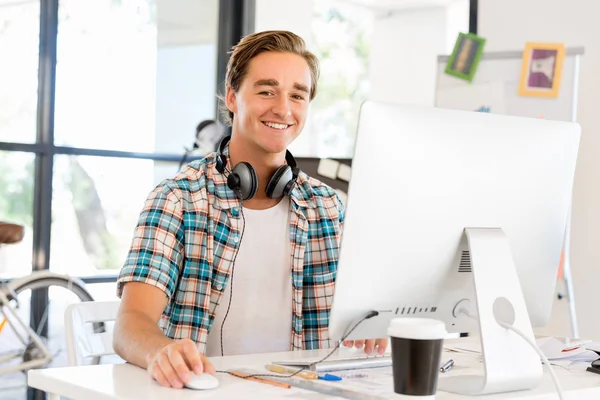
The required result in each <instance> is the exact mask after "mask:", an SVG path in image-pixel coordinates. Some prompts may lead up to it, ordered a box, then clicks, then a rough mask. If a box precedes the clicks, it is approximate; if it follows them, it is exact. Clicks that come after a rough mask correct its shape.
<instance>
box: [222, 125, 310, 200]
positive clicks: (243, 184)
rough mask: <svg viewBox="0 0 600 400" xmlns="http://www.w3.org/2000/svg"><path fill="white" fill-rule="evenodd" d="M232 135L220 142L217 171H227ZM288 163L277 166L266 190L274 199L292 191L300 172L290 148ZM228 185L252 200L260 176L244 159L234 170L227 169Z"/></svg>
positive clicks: (240, 196) (287, 152) (287, 155)
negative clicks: (227, 151) (228, 145)
mask: <svg viewBox="0 0 600 400" xmlns="http://www.w3.org/2000/svg"><path fill="white" fill-rule="evenodd" d="M230 139H231V136H229V135H228V136H225V137H224V138H223V139H222V140H221V144H219V151H218V153H217V171H219V172H220V173H222V174H223V173H225V167H226V165H227V157H226V156H225V154H223V153H224V151H225V146H227V143H229V140H230ZM285 161H286V163H287V164H286V165H282V166H281V167H279V168H277V171H275V173H274V174H273V175H272V176H271V179H269V182H268V183H267V187H266V188H265V192H266V193H267V196H269V197H270V198H272V199H277V198H279V197H281V196H283V195H286V196H287V195H289V194H290V192H291V191H292V189H293V187H294V184H295V183H296V179H297V178H298V175H299V174H300V168H298V165H297V164H296V159H295V158H294V156H293V155H292V153H290V152H289V151H288V150H286V151H285ZM227 172H228V176H227V186H228V187H229V188H230V189H231V190H233V191H234V193H235V194H236V196H237V197H238V198H239V199H240V200H243V201H246V200H250V199H251V198H253V197H254V196H255V195H256V191H257V190H258V177H257V175H256V171H255V170H254V167H252V165H250V163H248V162H246V161H242V162H241V163H239V164H237V165H236V166H235V167H233V170H232V171H227Z"/></svg>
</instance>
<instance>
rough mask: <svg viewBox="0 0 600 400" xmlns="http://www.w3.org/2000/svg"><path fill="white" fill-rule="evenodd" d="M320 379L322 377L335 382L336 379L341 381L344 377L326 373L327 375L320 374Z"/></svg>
mask: <svg viewBox="0 0 600 400" xmlns="http://www.w3.org/2000/svg"><path fill="white" fill-rule="evenodd" d="M319 379H322V380H324V381H330V382H335V381H341V380H342V377H341V376H337V375H331V374H325V375H319Z"/></svg>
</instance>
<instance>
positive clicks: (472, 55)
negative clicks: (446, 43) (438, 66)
mask: <svg viewBox="0 0 600 400" xmlns="http://www.w3.org/2000/svg"><path fill="white" fill-rule="evenodd" d="M484 45H485V39H483V38H481V37H479V36H477V35H474V34H472V33H459V34H458V38H457V39H456V43H455V45H454V50H452V54H451V55H450V58H449V59H448V64H447V65H446V73H447V74H448V75H452V76H455V77H457V78H461V79H464V80H466V81H469V82H471V81H472V80H473V77H474V76H475V72H476V71H477V65H478V64H479V60H480V59H481V55H482V54H483V46H484Z"/></svg>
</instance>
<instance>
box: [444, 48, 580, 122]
mask: <svg viewBox="0 0 600 400" xmlns="http://www.w3.org/2000/svg"><path fill="white" fill-rule="evenodd" d="M582 55H583V48H582V47H578V48H569V49H567V51H566V55H565V59H564V64H563V71H562V83H561V87H560V93H559V96H558V98H541V97H528V96H527V97H526V96H519V81H520V79H521V61H522V57H523V52H522V51H506V52H490V53H483V55H482V57H481V61H480V62H479V66H478V67H477V72H476V74H475V78H474V79H473V81H472V82H471V83H469V82H467V81H465V80H463V79H459V78H456V77H454V76H452V75H448V74H446V73H445V72H444V70H445V68H446V63H447V62H448V58H449V57H448V56H438V65H437V82H436V93H435V105H436V107H442V108H450V109H459V110H472V111H485V112H490V113H494V114H505V115H514V116H521V117H532V118H541V117H543V118H545V119H552V120H559V121H576V120H577V95H578V94H577V89H578V85H579V63H580V57H581V56H582Z"/></svg>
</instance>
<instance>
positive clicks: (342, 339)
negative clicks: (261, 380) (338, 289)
mask: <svg viewBox="0 0 600 400" xmlns="http://www.w3.org/2000/svg"><path fill="white" fill-rule="evenodd" d="M377 315H379V312H378V311H369V313H368V314H367V315H365V316H364V317H362V318H361V319H360V320H359V321H358V322H357V323H356V324H354V326H353V327H352V329H350V331H348V333H346V334H345V335H344V336H343V337H342V338H341V339H340V340H339V341H338V343H337V345H336V346H335V347H334V348H333V350H331V351H330V352H329V354H327V355H326V356H325V357H323V358H321V359H320V360H318V361H315V362H313V363H310V364H309V365H308V366H306V367H303V368H300V369H299V370H298V371H296V372H294V373H293V374H291V375H275V374H252V375H246V376H239V375H238V374H237V372H235V371H215V372H218V373H221V374H229V375H232V376H236V377H238V378H242V379H248V378H254V377H273V378H293V377H294V376H296V375H298V374H299V373H300V372H303V371H307V370H308V369H309V368H312V367H313V366H315V365H317V364H319V363H322V362H323V361H325V360H327V359H328V358H329V357H331V355H332V354H333V353H335V351H336V350H337V349H339V348H340V345H341V344H342V342H343V341H344V340H346V338H347V337H348V336H350V334H352V332H354V330H355V329H356V328H357V327H358V326H359V325H360V324H361V323H362V322H363V321H366V320H367V319H369V318H373V317H376V316H377Z"/></svg>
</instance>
